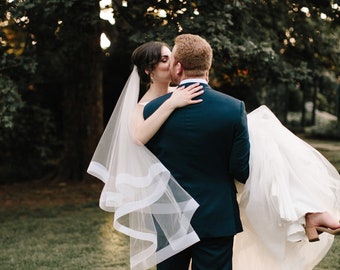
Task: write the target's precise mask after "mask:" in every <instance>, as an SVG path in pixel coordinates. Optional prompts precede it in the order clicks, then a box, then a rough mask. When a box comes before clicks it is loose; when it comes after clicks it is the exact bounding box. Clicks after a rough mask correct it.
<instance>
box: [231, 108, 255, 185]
mask: <svg viewBox="0 0 340 270" xmlns="http://www.w3.org/2000/svg"><path fill="white" fill-rule="evenodd" d="M249 153H250V143H249V133H248V124H247V113H246V110H245V106H244V103H243V102H241V104H240V117H239V121H238V122H237V123H236V125H235V132H234V143H233V146H232V150H231V157H230V164H229V171H230V174H231V175H232V176H233V177H234V178H235V179H236V180H238V181H239V182H241V183H245V182H246V181H247V179H248V177H249Z"/></svg>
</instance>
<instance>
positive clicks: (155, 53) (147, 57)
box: [131, 41, 170, 88]
mask: <svg viewBox="0 0 340 270" xmlns="http://www.w3.org/2000/svg"><path fill="white" fill-rule="evenodd" d="M164 46H165V47H167V48H169V49H170V46H169V45H168V44H166V43H164V42H160V41H149V42H147V43H144V44H142V45H140V46H139V47H137V48H136V49H135V50H134V51H133V53H132V56H131V60H132V63H133V64H134V65H135V66H136V67H137V70H138V75H139V77H140V81H141V84H143V85H146V86H147V88H148V85H149V84H150V83H151V77H150V75H151V72H152V71H153V69H154V67H155V65H156V64H157V63H158V62H160V61H161V58H162V47H164Z"/></svg>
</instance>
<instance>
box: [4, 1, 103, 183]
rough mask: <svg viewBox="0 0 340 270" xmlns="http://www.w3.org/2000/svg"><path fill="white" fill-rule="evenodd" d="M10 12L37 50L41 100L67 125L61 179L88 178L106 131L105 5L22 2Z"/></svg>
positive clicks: (36, 82)
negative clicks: (102, 23)
mask: <svg viewBox="0 0 340 270" xmlns="http://www.w3.org/2000/svg"><path fill="white" fill-rule="evenodd" d="M10 12H11V16H12V19H13V21H15V22H16V23H17V25H18V26H19V27H20V28H21V29H22V31H24V32H25V33H26V42H25V50H31V51H34V54H35V57H36V60H37V62H38V70H37V72H36V73H35V78H34V86H33V87H34V89H35V92H36V93H38V94H37V96H36V97H35V98H37V99H40V105H41V106H47V107H49V106H50V107H52V108H53V111H54V113H55V118H56V119H57V123H61V125H59V126H57V127H58V132H59V134H60V139H61V145H60V148H61V149H62V151H60V152H59V153H60V154H61V156H60V161H59V162H58V166H57V168H58V172H57V175H58V176H60V177H62V178H63V179H74V180H81V179H84V178H85V177H87V174H86V168H87V166H88V163H89V161H90V158H91V157H92V154H93V152H94V149H95V147H96V144H97V142H98V140H99V138H100V135H101V133H102V130H103V115H102V86H101V72H102V68H101V64H102V52H101V48H100V33H101V31H100V19H99V4H98V2H97V1H91V0H88V1H79V0H65V1H61V0H60V1H59V0H58V1H55V0H50V1H48V0H40V1H32V0H26V1H19V0H17V1H13V2H11V5H10ZM38 96H39V97H38ZM51 97H54V98H51ZM58 120H60V121H58Z"/></svg>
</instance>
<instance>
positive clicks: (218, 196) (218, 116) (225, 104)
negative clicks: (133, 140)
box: [144, 84, 250, 238]
mask: <svg viewBox="0 0 340 270" xmlns="http://www.w3.org/2000/svg"><path fill="white" fill-rule="evenodd" d="M203 86H204V94H203V95H201V96H199V97H198V98H202V99H203V102H201V103H199V104H193V105H189V106H186V107H183V108H179V109H176V110H175V111H174V112H173V113H172V114H171V116H170V117H169V118H168V119H167V121H166V122H165V123H164V124H163V126H162V127H161V128H160V129H159V131H158V132H157V133H156V134H155V136H154V137H153V138H152V139H151V140H150V141H149V142H148V143H147V145H146V146H147V147H148V148H149V149H150V150H151V151H152V152H153V153H154V154H155V155H156V156H157V157H158V158H159V160H160V161H161V162H162V163H163V164H164V165H165V166H166V167H167V168H168V170H169V171H170V172H171V174H172V175H173V176H174V177H175V179H176V180H177V181H178V183H179V184H180V185H181V186H182V187H183V188H184V189H185V190H186V191H187V192H188V193H189V194H190V195H191V196H192V197H193V198H194V199H195V200H196V201H197V202H198V203H199V205H200V206H199V208H198V209H197V211H196V212H195V214H194V216H193V219H192V221H191V224H192V226H193V228H194V230H195V231H196V233H197V234H198V236H199V237H200V238H202V237H223V236H231V235H234V234H236V233H238V232H240V231H242V225H241V221H240V217H239V208H238V203H237V200H236V193H237V191H236V187H235V183H234V179H237V180H239V181H240V182H243V183H244V182H245V181H246V180H247V178H248V175H249V163H248V161H249V148H250V146H249V137H248V128H247V115H246V111H245V106H244V103H243V102H242V101H240V100H237V99H235V98H233V97H231V96H228V95H225V94H222V93H220V92H218V91H215V90H213V89H211V88H210V86H209V85H207V84H203ZM170 95H171V93H170V94H167V95H164V96H162V97H159V98H157V99H155V100H153V101H151V102H150V103H148V104H147V105H146V106H145V108H144V118H145V119H146V118H147V117H149V116H150V115H151V114H152V113H153V112H154V111H155V110H156V109H157V108H158V107H159V106H160V105H161V104H162V103H163V102H164V101H165V100H166V99H167V98H169V97H170Z"/></svg>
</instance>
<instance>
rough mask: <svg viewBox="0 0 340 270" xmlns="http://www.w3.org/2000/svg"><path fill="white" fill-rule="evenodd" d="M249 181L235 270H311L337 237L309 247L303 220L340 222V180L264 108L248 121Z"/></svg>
mask: <svg viewBox="0 0 340 270" xmlns="http://www.w3.org/2000/svg"><path fill="white" fill-rule="evenodd" d="M248 126H249V136H250V143H251V151H250V176H249V179H248V180H247V182H246V184H245V185H242V184H238V190H239V202H240V211H241V219H242V222H243V227H244V231H243V232H242V233H240V234H238V235H237V236H236V238H235V246H234V257H233V260H234V269H235V270H244V269H250V270H286V269H287V270H308V269H313V267H314V266H315V265H317V264H318V263H319V262H320V261H321V260H322V258H323V257H324V256H325V255H326V254H327V252H328V250H329V249H330V247H331V245H332V243H333V240H334V237H333V236H331V235H329V234H327V233H323V234H321V235H320V241H318V242H312V243H310V242H308V239H307V237H306V234H305V231H304V224H305V218H304V216H305V214H306V213H308V212H322V211H328V212H329V213H330V214H331V215H333V216H334V217H336V218H338V217H340V213H339V209H340V176H339V174H338V172H337V170H336V169H335V168H334V166H333V165H332V164H330V163H329V162H328V161H327V160H326V159H325V158H324V157H323V156H322V155H321V154H320V153H319V152H318V151H317V150H316V149H314V148H313V147H311V146H310V145H309V144H307V143H305V142H304V141H303V140H301V139H299V138H298V137H297V136H295V135H294V134H293V133H291V132H290V131H289V130H288V129H286V128H285V127H284V126H283V125H282V124H281V123H280V121H279V120H278V119H277V118H276V117H275V115H274V114H273V113H272V112H271V111H270V110H269V109H268V108H267V107H266V106H261V107H259V108H258V109H256V110H254V111H253V112H251V113H250V114H249V115H248Z"/></svg>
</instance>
